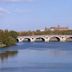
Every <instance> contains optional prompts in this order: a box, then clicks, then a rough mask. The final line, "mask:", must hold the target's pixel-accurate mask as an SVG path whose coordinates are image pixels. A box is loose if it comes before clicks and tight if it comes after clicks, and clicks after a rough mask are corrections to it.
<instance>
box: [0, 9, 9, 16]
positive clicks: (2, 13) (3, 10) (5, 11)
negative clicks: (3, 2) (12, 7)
mask: <svg viewBox="0 0 72 72" xmlns="http://www.w3.org/2000/svg"><path fill="white" fill-rule="evenodd" d="M9 13H10V12H9V11H8V10H6V9H4V8H0V15H4V14H9Z"/></svg>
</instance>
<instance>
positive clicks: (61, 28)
mask: <svg viewBox="0 0 72 72" xmlns="http://www.w3.org/2000/svg"><path fill="white" fill-rule="evenodd" d="M49 30H51V31H54V30H60V31H62V30H69V28H68V27H61V26H60V25H58V26H56V27H50V28H49Z"/></svg>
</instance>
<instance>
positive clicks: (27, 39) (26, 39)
mask: <svg viewBox="0 0 72 72" xmlns="http://www.w3.org/2000/svg"><path fill="white" fill-rule="evenodd" d="M23 42H31V39H30V38H24V39H23Z"/></svg>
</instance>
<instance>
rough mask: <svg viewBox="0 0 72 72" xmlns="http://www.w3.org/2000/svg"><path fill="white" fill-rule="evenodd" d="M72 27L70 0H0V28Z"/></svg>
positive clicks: (20, 29)
mask: <svg viewBox="0 0 72 72" xmlns="http://www.w3.org/2000/svg"><path fill="white" fill-rule="evenodd" d="M57 25H61V26H66V27H67V26H68V27H69V28H72V0H0V29H8V30H16V31H28V30H32V31H33V30H36V29H43V28H45V27H51V26H57Z"/></svg>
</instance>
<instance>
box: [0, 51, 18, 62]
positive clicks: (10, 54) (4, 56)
mask: <svg viewBox="0 0 72 72" xmlns="http://www.w3.org/2000/svg"><path fill="white" fill-rule="evenodd" d="M17 53H18V51H5V52H2V53H0V59H1V60H2V61H3V60H4V59H8V57H13V56H15V55H17Z"/></svg>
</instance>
